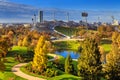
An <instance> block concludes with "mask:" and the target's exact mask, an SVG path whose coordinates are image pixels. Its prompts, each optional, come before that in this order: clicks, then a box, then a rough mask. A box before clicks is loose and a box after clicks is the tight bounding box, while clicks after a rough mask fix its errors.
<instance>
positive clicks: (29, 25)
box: [23, 24, 31, 28]
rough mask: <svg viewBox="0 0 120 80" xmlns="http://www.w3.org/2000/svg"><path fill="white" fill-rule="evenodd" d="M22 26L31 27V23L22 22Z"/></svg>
mask: <svg viewBox="0 0 120 80" xmlns="http://www.w3.org/2000/svg"><path fill="white" fill-rule="evenodd" d="M23 26H24V27H26V28H28V27H31V24H23Z"/></svg>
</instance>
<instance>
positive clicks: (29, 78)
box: [12, 63, 45, 80]
mask: <svg viewBox="0 0 120 80" xmlns="http://www.w3.org/2000/svg"><path fill="white" fill-rule="evenodd" d="M26 64H27V63H20V64H17V65H15V66H14V67H13V68H12V72H13V73H14V74H16V75H17V76H20V77H22V78H25V79H27V80H45V79H42V78H38V77H34V76H30V75H27V74H25V73H23V72H22V71H20V67H21V66H24V65H26Z"/></svg>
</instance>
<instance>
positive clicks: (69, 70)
mask: <svg viewBox="0 0 120 80" xmlns="http://www.w3.org/2000/svg"><path fill="white" fill-rule="evenodd" d="M73 71H74V68H73V64H72V58H71V57H70V54H68V56H67V57H66V60H65V73H68V74H69V73H72V72H73Z"/></svg>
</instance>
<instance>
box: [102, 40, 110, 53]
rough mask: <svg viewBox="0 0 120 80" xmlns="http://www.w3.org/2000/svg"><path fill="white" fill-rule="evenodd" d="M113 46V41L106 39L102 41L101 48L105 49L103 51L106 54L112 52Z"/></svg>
mask: <svg viewBox="0 0 120 80" xmlns="http://www.w3.org/2000/svg"><path fill="white" fill-rule="evenodd" d="M111 44H112V41H111V40H109V39H106V40H101V44H100V46H102V47H103V49H104V50H105V53H109V52H110V50H111Z"/></svg>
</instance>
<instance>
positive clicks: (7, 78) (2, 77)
mask: <svg viewBox="0 0 120 80" xmlns="http://www.w3.org/2000/svg"><path fill="white" fill-rule="evenodd" d="M6 59H7V61H6V62H5V65H6V70H5V71H4V72H0V80H26V79H24V78H21V77H18V76H16V75H15V74H13V73H12V72H11V68H12V67H13V66H14V65H16V64H18V62H16V61H15V60H14V58H13V57H6Z"/></svg>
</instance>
